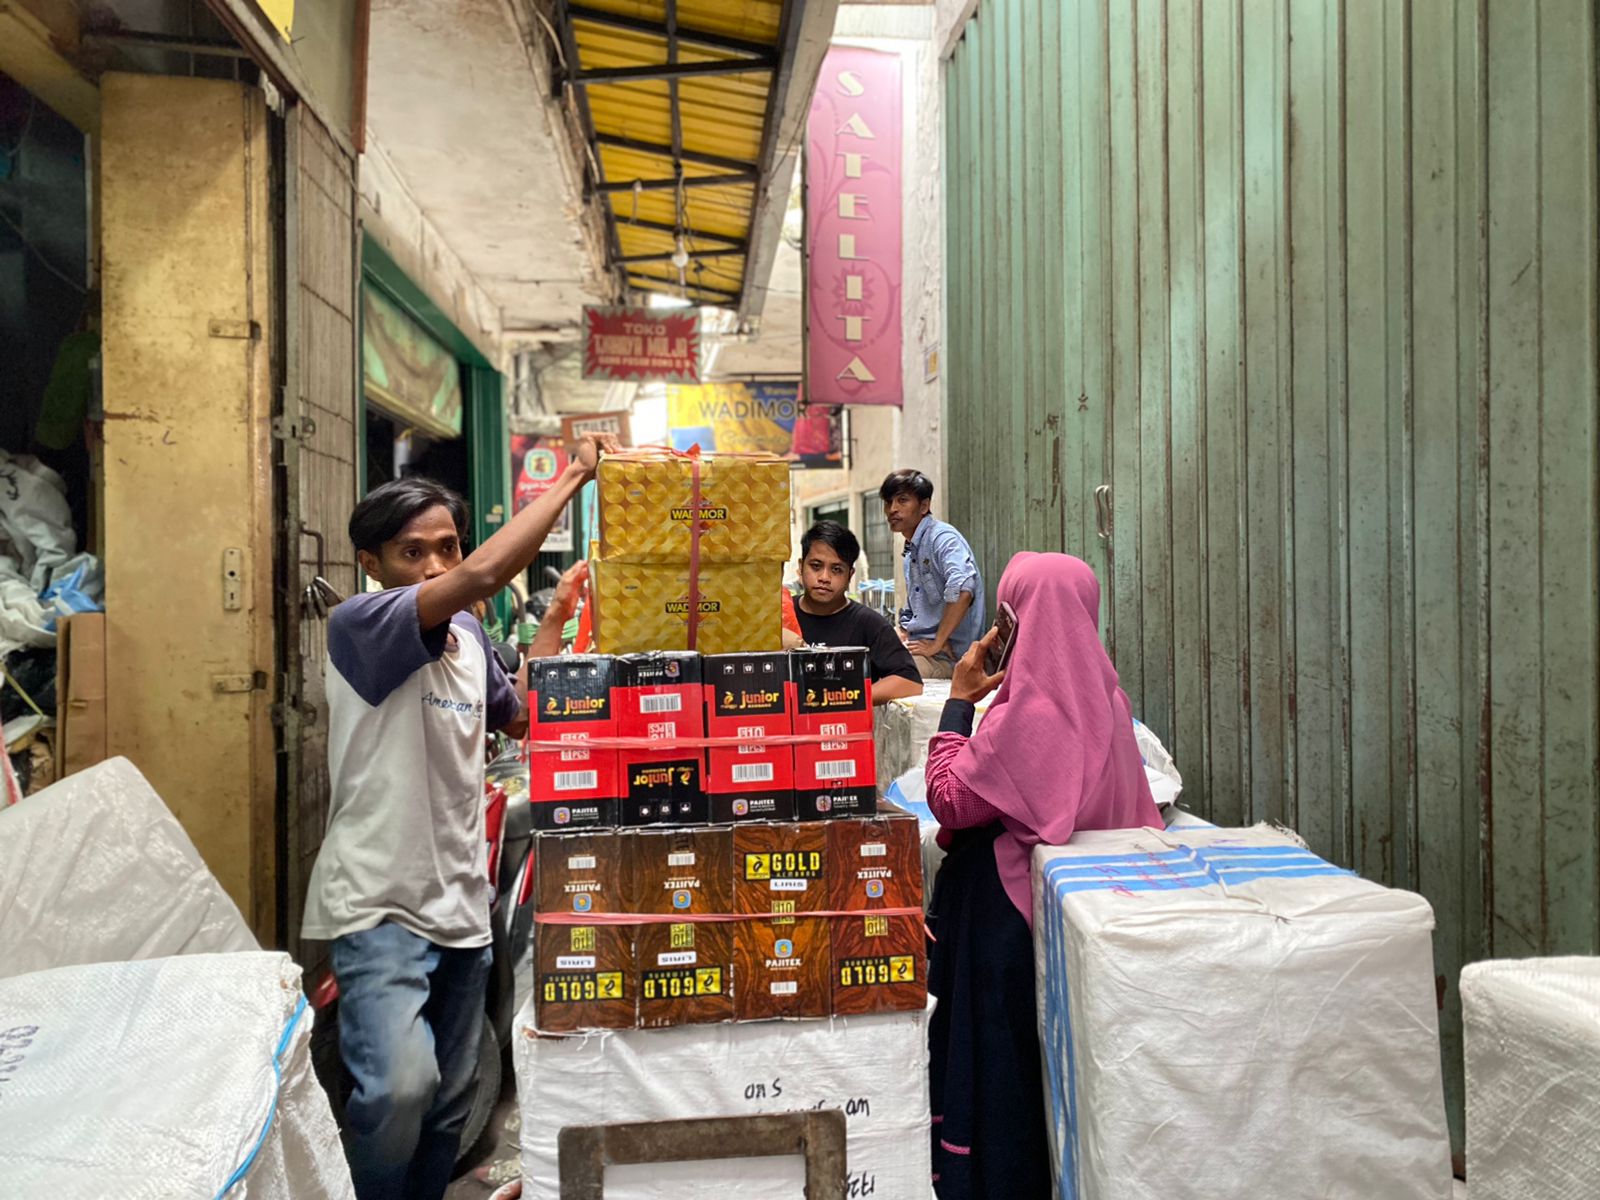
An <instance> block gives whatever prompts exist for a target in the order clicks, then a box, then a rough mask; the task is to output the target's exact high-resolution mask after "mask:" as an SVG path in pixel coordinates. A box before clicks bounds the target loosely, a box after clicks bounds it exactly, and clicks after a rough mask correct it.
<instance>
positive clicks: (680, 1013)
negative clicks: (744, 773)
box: [624, 828, 734, 1028]
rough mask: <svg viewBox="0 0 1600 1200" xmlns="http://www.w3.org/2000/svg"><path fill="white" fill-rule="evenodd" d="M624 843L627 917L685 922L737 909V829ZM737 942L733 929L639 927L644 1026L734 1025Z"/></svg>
mask: <svg viewBox="0 0 1600 1200" xmlns="http://www.w3.org/2000/svg"><path fill="white" fill-rule="evenodd" d="M624 841H625V844H626V845H627V854H626V860H627V863H628V866H627V880H628V882H627V897H628V908H629V911H631V912H636V913H640V914H646V915H656V916H681V917H685V918H688V917H697V916H706V915H722V914H727V913H731V912H732V911H733V831H732V830H731V829H727V828H707V829H682V830H676V829H662V830H655V829H641V830H638V831H637V832H633V833H630V834H628V835H627V836H626V838H625V839H624ZM733 940H734V932H733V925H732V924H730V923H722V922H709V921H691V920H684V921H681V922H679V921H673V922H659V921H658V922H649V921H646V922H641V923H640V925H639V929H638V933H637V934H635V936H634V976H635V981H636V984H637V991H638V995H639V1024H640V1025H643V1026H645V1027H646V1028H654V1027H658V1026H667V1025H701V1024H708V1023H711V1022H716V1021H731V1020H732V1019H733V1015H734V1013H733V983H734V970H733Z"/></svg>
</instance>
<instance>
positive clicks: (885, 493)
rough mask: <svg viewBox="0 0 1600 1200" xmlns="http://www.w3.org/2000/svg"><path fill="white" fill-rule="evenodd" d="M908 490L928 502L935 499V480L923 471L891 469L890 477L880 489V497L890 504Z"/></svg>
mask: <svg viewBox="0 0 1600 1200" xmlns="http://www.w3.org/2000/svg"><path fill="white" fill-rule="evenodd" d="M908 492H909V493H910V494H911V495H913V496H915V497H916V498H917V499H918V500H920V501H922V502H923V503H924V504H926V503H928V502H930V501H931V500H932V499H933V480H931V479H929V478H928V477H927V476H926V475H924V474H923V473H922V472H921V471H914V470H910V469H907V470H904V471H891V472H890V473H889V478H887V479H885V480H884V481H883V486H882V487H881V488H879V489H878V499H880V500H882V501H883V502H884V503H885V504H888V503H889V501H891V500H893V499H894V498H895V497H896V496H904V495H905V494H906V493H908Z"/></svg>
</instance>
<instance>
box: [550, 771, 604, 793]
mask: <svg viewBox="0 0 1600 1200" xmlns="http://www.w3.org/2000/svg"><path fill="white" fill-rule="evenodd" d="M599 785H600V773H599V772H598V771H557V772H556V791H558V792H589V791H593V790H594V789H595V788H596V787H598V786H599Z"/></svg>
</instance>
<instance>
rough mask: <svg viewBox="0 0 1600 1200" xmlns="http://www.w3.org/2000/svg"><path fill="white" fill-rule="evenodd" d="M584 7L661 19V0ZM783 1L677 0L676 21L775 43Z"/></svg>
mask: <svg viewBox="0 0 1600 1200" xmlns="http://www.w3.org/2000/svg"><path fill="white" fill-rule="evenodd" d="M585 7H587V8H593V9H598V10H600V11H602V12H609V13H616V14H617V15H618V16H620V17H633V18H635V19H636V20H641V21H654V22H657V23H659V22H661V21H665V20H666V17H667V12H666V10H667V6H666V4H665V3H663V2H662V0H586V2H585ZM782 20H783V0H678V24H679V25H682V26H684V27H685V28H688V29H703V30H704V31H705V32H707V33H719V34H721V35H722V36H723V37H733V38H739V39H741V40H743V41H747V42H761V43H763V44H765V45H768V46H776V45H777V44H778V28H779V25H780V24H781V22H782Z"/></svg>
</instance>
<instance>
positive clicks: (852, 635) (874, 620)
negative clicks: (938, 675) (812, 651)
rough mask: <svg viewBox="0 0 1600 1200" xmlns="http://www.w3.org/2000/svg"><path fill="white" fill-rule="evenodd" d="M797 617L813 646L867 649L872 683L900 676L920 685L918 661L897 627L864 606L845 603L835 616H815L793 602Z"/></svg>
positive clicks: (804, 634)
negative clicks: (903, 640)
mask: <svg viewBox="0 0 1600 1200" xmlns="http://www.w3.org/2000/svg"><path fill="white" fill-rule="evenodd" d="M794 615H795V617H796V618H797V619H798V620H799V622H800V634H801V636H802V637H804V638H805V639H806V643H807V644H808V645H811V646H865V647H866V648H867V652H868V655H869V657H870V658H871V659H872V682H873V683H877V682H878V680H880V679H886V678H888V677H889V676H891V675H898V676H899V677H900V678H901V679H909V680H911V681H912V682H913V683H921V682H922V675H921V673H919V672H918V670H917V661H916V659H914V658H912V657H911V651H909V650H907V649H906V646H905V643H904V642H902V641H901V640H900V635H899V634H898V633H896V632H895V631H894V626H893V625H891V624H889V622H888V621H887V620H886V619H884V618H883V617H881V616H879V615H878V614H877V613H875V612H873V611H872V610H871V609H870V608H868V607H867V606H866V605H864V604H857V603H856V602H855V601H854V600H846V601H845V603H844V607H843V608H841V609H840V610H839V611H838V612H836V613H834V614H833V615H832V616H828V617H818V616H813V615H812V614H811V613H808V612H807V611H806V610H805V607H804V606H803V605H802V604H801V602H800V600H799V599H796V600H795V602H794Z"/></svg>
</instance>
